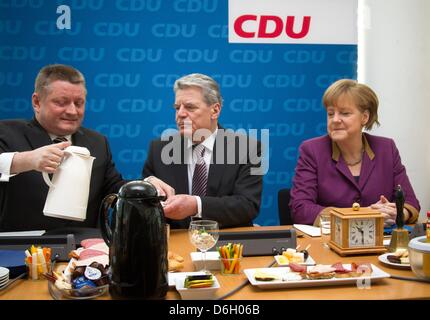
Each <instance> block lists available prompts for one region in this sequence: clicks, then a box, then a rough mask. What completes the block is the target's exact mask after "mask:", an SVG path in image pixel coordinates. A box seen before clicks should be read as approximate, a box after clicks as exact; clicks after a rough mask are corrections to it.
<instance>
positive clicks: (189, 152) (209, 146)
mask: <svg viewBox="0 0 430 320" xmlns="http://www.w3.org/2000/svg"><path fill="white" fill-rule="evenodd" d="M217 132H218V129H215V131H214V132H213V133H212V134H211V135H210V136H209V137H207V138H206V139H205V140H204V141H203V142H202V143H201V144H202V145H203V146H204V147H205V153H204V155H203V160H204V161H205V164H206V172H207V174H209V165H210V163H211V159H212V153H213V149H214V144H215V137H216V135H217ZM185 151H186V157H188V159H191V161H188V162H187V163H188V190H189V193H190V194H191V192H192V190H193V174H194V169H195V167H196V163H197V157H196V156H195V154H194V153H193V144H192V143H191V141H189V143H188V145H187V149H186V150H185ZM194 197H195V198H196V200H197V213H196V215H195V217H197V218H201V217H202V199H200V197H199V196H194Z"/></svg>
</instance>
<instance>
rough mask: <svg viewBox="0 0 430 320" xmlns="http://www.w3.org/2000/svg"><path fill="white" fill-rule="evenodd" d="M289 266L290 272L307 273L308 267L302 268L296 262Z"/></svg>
mask: <svg viewBox="0 0 430 320" xmlns="http://www.w3.org/2000/svg"><path fill="white" fill-rule="evenodd" d="M288 266H289V267H290V270H291V271H293V272H300V273H302V272H303V273H306V266H302V265H300V264H297V263H294V262H291V263H290V264H289V265H288Z"/></svg>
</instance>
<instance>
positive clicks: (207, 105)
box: [143, 74, 262, 228]
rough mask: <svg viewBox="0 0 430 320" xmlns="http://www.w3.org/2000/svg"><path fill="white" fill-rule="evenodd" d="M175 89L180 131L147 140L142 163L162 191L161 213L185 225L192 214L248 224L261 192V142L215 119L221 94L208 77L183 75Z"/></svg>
mask: <svg viewBox="0 0 430 320" xmlns="http://www.w3.org/2000/svg"><path fill="white" fill-rule="evenodd" d="M174 91H175V104H174V108H175V110H176V123H177V126H178V129H179V135H173V136H170V138H169V139H164V138H161V139H159V140H154V141H152V142H151V145H150V147H149V151H148V157H147V159H146V162H145V165H144V168H143V176H144V177H146V178H145V180H146V181H149V182H150V183H152V184H154V185H155V186H156V187H157V189H158V190H159V192H160V193H161V194H165V195H166V196H167V201H166V202H165V206H164V213H165V216H166V217H167V218H168V221H169V223H170V224H171V226H172V227H173V228H187V227H188V225H189V222H190V220H191V218H202V219H210V220H216V221H218V223H219V225H220V227H224V228H225V227H237V226H251V225H252V220H253V219H255V218H256V217H257V215H258V212H259V208H260V201H261V192H262V175H261V174H259V173H258V170H256V169H257V168H258V167H259V166H260V158H259V153H260V144H259V143H257V141H255V140H252V139H250V138H249V137H247V136H245V135H239V134H236V133H234V132H233V131H231V130H230V131H229V130H224V129H223V128H222V127H220V126H219V125H218V118H219V116H220V113H221V107H222V98H221V94H220V90H219V86H218V84H217V83H216V82H215V81H214V80H213V79H212V78H210V77H208V76H206V75H202V74H190V75H187V76H184V77H182V78H180V79H178V80H177V81H176V82H175V84H174Z"/></svg>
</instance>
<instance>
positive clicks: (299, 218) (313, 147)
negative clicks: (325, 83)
mask: <svg viewBox="0 0 430 320" xmlns="http://www.w3.org/2000/svg"><path fill="white" fill-rule="evenodd" d="M323 103H324V106H325V108H326V110H327V131H328V135H326V136H322V137H317V138H313V139H310V140H307V141H305V142H303V143H302V145H301V146H300V149H299V154H300V156H299V160H298V163H297V167H296V171H295V176H294V178H293V185H292V189H291V201H290V207H291V210H292V215H293V220H294V222H295V223H302V224H315V225H318V224H319V222H318V221H319V219H318V218H319V216H320V215H321V214H322V213H325V212H328V211H329V210H330V209H331V207H351V205H352V204H353V203H354V202H358V203H359V204H360V206H362V207H367V206H371V207H372V208H373V209H378V210H379V211H380V212H382V213H383V215H384V217H385V225H386V226H388V225H392V224H394V223H395V220H396V215H397V212H396V205H395V203H394V201H395V197H394V194H395V188H396V186H397V185H401V187H402V189H403V192H404V195H405V209H404V216H405V221H406V222H407V223H413V222H415V221H416V220H417V218H418V214H419V210H420V205H419V202H418V200H417V198H416V197H415V193H414V190H413V189H412V185H411V183H410V182H409V179H408V176H407V175H406V169H405V167H404V166H403V165H402V162H401V159H400V154H399V151H398V150H397V148H396V145H395V143H394V141H393V140H392V139H389V138H384V137H377V136H373V135H370V134H367V133H363V132H362V130H363V128H365V129H366V130H371V129H372V127H373V125H374V124H375V123H376V124H377V125H379V122H378V113H377V112H378V98H377V96H376V94H375V92H374V91H373V90H372V89H370V88H369V87H368V86H366V85H364V84H359V83H357V82H356V81H354V80H349V79H342V80H338V81H336V82H335V83H333V84H332V85H331V86H330V87H329V88H328V89H327V90H326V92H325V93H324V96H323Z"/></svg>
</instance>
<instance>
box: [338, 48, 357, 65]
mask: <svg viewBox="0 0 430 320" xmlns="http://www.w3.org/2000/svg"><path fill="white" fill-rule="evenodd" d="M356 61H357V51H340V52H338V53H336V62H337V63H340V64H353V63H355V62H356Z"/></svg>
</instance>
